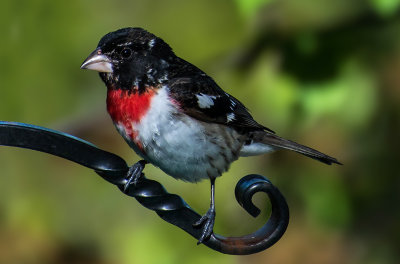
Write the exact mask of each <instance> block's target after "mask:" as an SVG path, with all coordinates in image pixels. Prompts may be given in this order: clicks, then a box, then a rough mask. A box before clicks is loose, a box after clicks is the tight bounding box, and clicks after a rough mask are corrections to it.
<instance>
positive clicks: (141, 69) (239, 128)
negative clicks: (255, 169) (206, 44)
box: [81, 27, 341, 244]
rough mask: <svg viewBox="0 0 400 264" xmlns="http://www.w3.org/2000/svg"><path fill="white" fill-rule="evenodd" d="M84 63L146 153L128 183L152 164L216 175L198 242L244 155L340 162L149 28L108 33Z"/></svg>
mask: <svg viewBox="0 0 400 264" xmlns="http://www.w3.org/2000/svg"><path fill="white" fill-rule="evenodd" d="M81 69H88V70H94V71H97V72H99V75H100V78H101V79H102V81H103V82H104V83H105V85H106V87H107V99H106V105H107V111H108V113H109V115H110V117H111V119H112V121H113V123H114V125H115V127H116V129H117V131H118V132H119V133H120V134H121V135H122V137H123V138H124V139H125V141H126V142H127V143H128V145H129V146H130V147H131V148H132V149H133V150H134V151H135V152H136V153H137V154H138V155H139V156H140V157H141V158H142V159H143V160H140V161H139V162H137V163H135V164H134V165H132V166H131V167H130V168H129V171H128V173H127V176H126V177H127V180H126V183H125V188H124V190H126V189H127V188H129V186H131V185H132V184H137V182H138V181H139V180H140V177H141V176H142V171H143V170H144V168H145V165H146V164H148V163H150V164H153V165H155V166H156V167H158V168H160V169H161V170H162V171H164V172H165V173H166V174H168V175H170V176H172V177H174V178H176V179H179V180H183V181H187V182H198V181H201V180H203V179H208V180H210V183H211V198H210V207H209V209H208V211H207V212H206V213H205V214H204V215H203V216H201V217H200V219H199V220H198V221H197V222H195V223H193V227H194V228H198V229H200V231H201V235H200V238H199V240H198V244H200V243H203V242H204V241H207V240H208V239H209V238H210V236H211V234H212V233H213V228H214V223H215V215H216V214H215V211H216V210H215V180H216V178H217V177H219V176H221V175H222V174H223V173H224V172H226V171H227V170H228V169H229V167H230V165H231V163H232V162H234V161H235V160H237V159H238V158H239V157H243V156H255V155H261V154H265V153H268V152H272V151H274V150H279V149H286V150H292V151H295V152H297V153H300V154H303V155H305V156H307V157H310V158H313V159H315V160H318V161H320V162H323V163H326V164H329V165H330V164H333V163H336V164H341V163H340V162H339V161H338V160H337V159H335V158H333V157H330V156H328V155H326V154H323V153H321V152H319V151H317V150H315V149H312V148H310V147H306V146H303V145H301V144H298V143H296V142H294V141H291V140H288V139H284V138H282V137H280V136H278V135H276V133H275V132H274V131H272V130H271V129H269V128H267V127H265V126H263V125H261V124H259V123H258V122H256V121H255V120H254V119H253V117H252V115H251V114H250V113H249V110H248V109H247V108H246V107H245V106H244V105H243V104H242V103H241V102H240V101H239V100H238V99H236V98H235V97H233V96H232V95H230V94H228V93H227V92H225V91H224V90H222V89H221V88H220V87H219V86H218V84H217V83H216V82H215V81H214V80H213V79H212V78H211V77H210V76H209V75H207V74H206V73H205V72H203V71H202V70H200V69H199V68H198V67H196V66H194V65H193V64H191V63H189V62H188V61H186V60H184V59H182V58H180V57H178V56H177V55H175V53H174V51H173V50H172V48H171V47H170V46H169V45H168V44H167V43H166V42H165V41H164V40H163V39H161V38H160V37H157V36H156V35H154V34H152V33H150V32H148V31H146V30H145V29H143V28H139V27H127V28H122V29H119V30H116V31H113V32H110V33H108V34H106V35H104V36H103V37H102V38H101V39H100V41H99V43H98V45H97V48H96V49H95V50H94V51H93V52H92V53H90V55H89V56H88V57H87V58H86V59H85V60H84V62H83V63H82V65H81Z"/></svg>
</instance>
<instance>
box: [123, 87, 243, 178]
mask: <svg viewBox="0 0 400 264" xmlns="http://www.w3.org/2000/svg"><path fill="white" fill-rule="evenodd" d="M116 126H117V129H118V130H119V132H120V133H121V134H122V135H123V136H124V137H125V138H126V134H125V131H124V130H123V128H122V127H121V126H120V125H119V124H116ZM132 127H133V128H134V130H135V132H136V133H137V139H138V140H139V141H140V143H141V144H142V148H143V152H142V151H140V150H139V149H138V147H137V146H135V145H134V146H132V147H133V149H134V150H135V151H136V152H137V153H138V154H139V155H141V156H142V157H143V158H144V159H146V160H147V161H149V162H150V163H152V164H154V165H155V166H158V167H159V168H160V169H162V170H163V171H164V172H166V173H167V174H169V175H171V176H172V177H174V178H177V179H182V180H185V181H190V182H196V181H199V180H202V179H206V178H215V177H218V176H220V175H221V174H222V173H223V172H225V171H226V170H228V168H229V165H230V164H231V163H232V162H233V161H234V160H236V159H237V158H238V155H239V150H240V149H241V147H242V145H243V142H241V141H240V140H239V139H238V138H239V135H238V133H237V132H236V131H234V130H233V129H231V128H228V127H226V126H223V125H219V124H208V123H204V122H201V121H197V120H194V119H192V118H191V117H189V116H186V115H183V114H180V113H179V112H178V109H177V107H176V106H175V105H173V104H172V102H171V101H170V99H169V98H168V95H167V91H166V88H164V87H163V88H160V89H159V90H158V94H157V95H155V96H154V97H153V98H152V101H151V106H150V109H149V111H148V112H147V113H146V114H145V116H144V117H143V118H142V119H141V122H140V123H135V124H133V126H132ZM227 146H229V147H227Z"/></svg>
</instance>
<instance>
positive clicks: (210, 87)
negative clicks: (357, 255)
mask: <svg viewBox="0 0 400 264" xmlns="http://www.w3.org/2000/svg"><path fill="white" fill-rule="evenodd" d="M168 87H169V89H170V92H171V97H172V99H173V100H175V101H176V102H177V103H178V104H179V105H180V107H181V109H182V110H183V111H184V112H185V113H186V114H187V115H189V116H191V117H194V118H196V119H198V120H201V121H205V122H210V123H218V124H226V125H229V126H234V127H236V128H244V129H251V130H267V131H269V132H271V133H274V132H273V131H272V130H270V129H268V128H266V127H264V126H263V125H260V124H259V123H257V122H256V121H255V120H254V119H253V117H252V116H251V114H250V113H249V112H248V110H247V109H246V107H245V106H244V105H243V104H242V103H241V102H240V101H239V100H237V99H236V98H235V97H233V96H231V95H229V94H228V93H226V92H224V91H223V90H222V89H221V88H220V87H219V86H218V85H217V84H216V83H215V82H214V81H213V80H212V79H211V78H210V77H208V76H207V75H205V74H201V75H199V76H194V77H182V78H175V79H172V80H170V81H169V83H168Z"/></svg>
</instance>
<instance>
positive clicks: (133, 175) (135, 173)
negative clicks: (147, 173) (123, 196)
mask: <svg viewBox="0 0 400 264" xmlns="http://www.w3.org/2000/svg"><path fill="white" fill-rule="evenodd" d="M145 165H146V161H144V160H139V161H138V162H136V163H135V164H133V165H132V166H131V167H130V168H129V170H128V173H127V174H126V179H127V181H126V183H125V184H124V192H126V190H128V188H129V186H130V185H131V184H133V185H136V184H137V183H138V181H139V179H140V177H142V172H143V170H144V167H145Z"/></svg>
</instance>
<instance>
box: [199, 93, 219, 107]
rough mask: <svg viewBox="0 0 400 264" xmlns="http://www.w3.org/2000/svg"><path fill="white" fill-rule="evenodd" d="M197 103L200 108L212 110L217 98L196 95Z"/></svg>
mask: <svg viewBox="0 0 400 264" xmlns="http://www.w3.org/2000/svg"><path fill="white" fill-rule="evenodd" d="M196 97H197V103H198V104H199V107H200V108H210V107H211V106H213V105H214V99H216V98H217V97H216V96H214V95H207V94H202V93H200V94H196Z"/></svg>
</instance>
